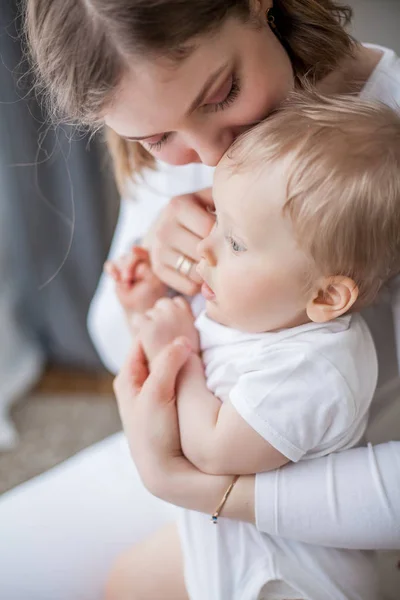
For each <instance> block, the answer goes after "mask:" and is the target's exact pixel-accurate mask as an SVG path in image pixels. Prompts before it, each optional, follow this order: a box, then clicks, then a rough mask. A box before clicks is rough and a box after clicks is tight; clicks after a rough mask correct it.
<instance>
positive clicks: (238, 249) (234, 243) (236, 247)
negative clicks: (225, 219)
mask: <svg viewBox="0 0 400 600" xmlns="http://www.w3.org/2000/svg"><path fill="white" fill-rule="evenodd" d="M226 239H227V241H228V242H229V245H230V247H231V248H232V250H233V252H234V253H235V254H239V253H240V252H246V248H245V247H244V246H241V245H240V244H239V243H238V242H237V241H236V240H235V239H234V238H233V237H232V236H230V235H228V236H227V238H226Z"/></svg>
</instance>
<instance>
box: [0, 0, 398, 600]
mask: <svg viewBox="0 0 400 600" xmlns="http://www.w3.org/2000/svg"><path fill="white" fill-rule="evenodd" d="M27 6H28V19H27V24H28V36H29V40H30V44H31V48H32V51H33V55H34V59H35V61H36V64H37V67H38V71H39V75H40V77H41V81H42V83H43V84H44V86H45V88H46V89H47V90H48V93H49V99H50V100H51V101H53V103H54V105H55V106H57V107H59V108H61V109H62V110H63V112H65V113H67V114H68V115H69V116H71V117H73V118H75V119H78V120H79V121H80V122H83V123H90V124H92V125H93V124H99V123H103V122H105V123H106V124H107V125H108V126H109V128H110V129H111V130H112V131H113V132H114V133H113V135H112V136H111V145H112V148H113V150H114V156H115V158H116V164H117V172H118V174H119V180H120V181H121V182H125V181H126V177H127V175H132V174H134V173H135V172H136V173H137V171H138V169H140V168H141V167H145V166H147V167H148V166H151V156H154V157H155V158H157V159H160V160H161V161H164V162H165V163H168V164H169V165H181V166H175V167H167V166H163V167H162V168H161V169H160V170H159V171H158V172H154V173H151V172H149V171H145V177H144V182H143V183H142V184H140V185H139V184H137V185H136V186H135V190H134V194H135V197H136V203H131V204H129V203H128V202H125V203H124V204H123V207H122V210H121V217H120V223H119V226H118V230H117V233H116V236H115V242H114V245H113V249H112V253H111V254H112V255H114V256H115V255H119V254H120V253H121V250H123V249H126V248H128V247H129V245H130V244H131V243H132V242H133V241H134V239H135V238H136V237H141V236H143V235H144V234H145V233H146V230H147V228H148V227H149V226H150V225H151V224H152V221H153V219H154V217H155V214H154V213H155V212H156V211H159V216H158V217H157V219H156V221H155V222H154V223H153V224H152V226H151V228H150V231H149V233H148V235H146V238H145V242H144V243H145V244H146V245H147V246H148V247H149V249H150V252H151V256H152V262H153V268H154V269H155V271H156V273H157V274H158V275H159V277H160V278H161V279H162V280H163V281H164V282H165V283H167V284H168V285H169V286H170V287H172V288H174V289H175V290H177V291H178V292H181V293H188V294H193V293H195V292H196V291H197V284H198V281H197V279H196V274H195V269H194V268H193V265H194V263H195V262H196V259H197V254H196V246H197V242H198V241H199V240H200V239H201V238H202V237H203V236H204V235H206V233H207V232H208V230H209V228H210V227H211V226H212V216H211V215H210V214H209V213H208V212H207V207H208V206H209V204H211V200H210V197H209V193H207V192H205V193H203V192H202V193H200V194H192V193H191V192H193V191H194V190H200V189H202V188H206V187H208V186H210V184H211V178H212V172H211V171H210V169H209V168H207V167H205V166H204V165H209V166H211V167H212V166H214V165H215V164H216V163H217V162H218V160H219V158H220V157H221V156H222V154H223V153H224V151H225V150H226V149H227V148H228V147H229V145H230V143H231V142H232V140H233V139H234V138H235V137H236V136H237V135H238V134H240V133H241V132H242V131H244V130H245V129H247V128H249V127H251V125H252V124H253V123H256V122H257V121H259V120H260V119H262V118H264V117H266V116H267V115H268V114H269V113H270V112H271V111H272V110H273V109H274V108H276V107H277V106H279V104H280V102H282V100H283V99H284V98H285V97H286V95H287V94H288V92H289V91H290V90H291V89H292V88H293V87H294V86H295V85H298V84H299V83H298V82H299V81H300V80H301V78H303V77H306V78H307V79H308V80H309V81H311V82H313V83H315V85H316V86H317V87H318V88H319V89H320V90H322V91H324V92H325V93H339V92H341V93H343V92H347V91H348V92H351V93H354V92H355V91H356V92H358V93H360V94H362V95H365V96H366V97H370V98H377V99H380V100H382V101H384V102H387V103H389V104H390V103H393V104H394V103H396V102H399V101H400V67H399V62H398V60H397V58H396V57H395V56H394V54H393V53H391V52H390V51H387V50H384V49H380V48H377V47H368V48H366V47H362V46H359V45H358V44H356V43H355V42H353V41H352V40H351V38H350V37H349V36H348V35H347V34H346V33H345V30H344V28H343V25H344V23H345V22H346V21H348V20H349V17H350V11H349V10H348V9H346V8H343V7H341V8H339V7H337V6H336V5H335V4H334V3H333V2H332V1H331V0H276V1H275V2H274V5H272V1H271V0H265V1H263V0H251V1H250V0H249V1H247V0H242V1H230V2H228V1H227V0H192V1H191V2H190V3H188V2H180V1H179V0H157V1H154V2H149V0H114V1H113V2H112V3H110V2H106V1H101V0H89V1H88V0H86V1H85V2H84V1H83V0H74V1H72V0H69V1H66V0H35V1H33V0H28V4H27ZM132 140H134V141H132ZM198 163H203V164H198ZM183 165H186V166H183ZM137 180H138V179H137ZM177 194H184V195H183V196H182V195H181V196H180V197H178V198H174V200H173V201H172V202H170V203H167V198H168V197H171V196H174V195H177ZM144 205H145V206H144ZM149 213H151V215H150V216H149ZM394 295H395V294H394ZM391 318H392V316H391V313H390V311H389V306H388V305H387V304H386V305H384V304H382V305H381V306H380V307H379V309H377V310H375V311H374V313H373V315H372V318H370V323H372V325H373V326H374V330H376V332H377V335H376V341H377V344H378V349H379V352H380V358H381V362H382V365H383V366H384V367H385V366H387V365H388V364H389V365H390V360H392V361H393V358H395V352H394V348H393V347H391V346H390V341H388V340H390V339H392V337H393V336H391V334H392V325H391ZM89 325H90V329H91V332H92V336H93V339H94V341H95V343H96V345H97V347H98V349H99V351H100V353H101V355H102V357H103V359H104V362H105V363H106V364H107V365H109V366H110V367H111V368H112V369H113V370H116V369H117V368H118V367H119V366H120V365H121V364H122V361H123V360H124V358H125V357H126V353H127V349H128V347H129V344H130V338H129V334H128V331H127V325H126V323H125V321H124V319H123V315H122V314H121V312H120V310H119V308H118V305H117V303H116V302H115V301H114V299H113V292H112V286H111V283H110V282H108V281H107V280H103V281H102V282H101V283H100V286H99V289H98V292H97V294H96V297H95V299H94V302H93V306H92V309H91V315H90V321H89ZM379 334H381V338H384V339H385V349H386V354H385V356H383V352H382V350H383V349H382V344H380V343H379ZM187 352H188V351H187V349H186V348H185V345H184V344H183V345H182V344H179V343H178V344H176V345H173V346H172V347H171V348H169V349H167V351H166V352H165V353H164V355H163V356H162V357H160V361H159V364H158V366H157V368H156V369H154V372H153V373H151V374H150V375H149V377H147V376H148V373H147V371H146V366H145V362H144V360H143V356H142V353H141V350H140V348H138V347H136V348H135V349H134V351H133V355H132V357H131V358H130V359H129V360H128V362H127V363H126V365H125V367H124V369H123V370H122V373H121V375H120V376H119V378H118V380H117V385H116V391H117V397H118V400H119V405H120V411H121V416H122V420H123V422H124V426H125V430H126V433H127V438H128V441H129V445H130V450H131V453H132V455H133V458H134V461H135V464H136V467H137V469H138V473H139V475H140V477H141V478H142V480H143V482H144V485H145V486H146V487H147V488H148V489H149V490H150V492H151V493H152V494H155V495H157V496H160V497H162V498H164V499H165V500H167V501H169V502H172V503H174V504H177V505H183V506H186V507H188V508H193V509H197V510H201V511H204V512H210V513H211V512H212V511H213V510H214V509H215V507H216V505H217V504H218V502H219V501H220V499H221V497H222V495H223V493H224V491H225V489H226V488H227V486H228V484H229V482H230V480H229V479H227V478H225V477H210V476H207V475H204V474H202V473H200V472H198V471H196V469H194V468H193V467H192V466H191V465H190V463H188V462H187V461H186V460H185V459H184V457H183V456H182V455H181V453H180V448H179V436H178V432H177V426H176V425H177V422H176V412H175V408H174V405H173V403H172V402H170V400H171V398H172V397H173V389H174V385H175V380H176V375H177V373H178V371H179V368H180V366H181V365H182V364H183V362H184V360H185V358H186V356H187ZM382 357H383V360H382ZM382 373H383V375H384V376H385V379H386V381H388V380H389V379H390V377H391V376H393V375H394V370H393V369H392V370H390V368H389V369H386V371H385V369H384V368H383V369H382ZM396 375H397V373H396ZM160 432H161V435H160ZM399 465H400V447H399V444H395V443H391V444H390V443H387V444H383V445H382V446H378V447H377V448H375V450H372V449H371V448H370V449H367V448H361V449H356V450H351V451H348V452H343V453H341V454H340V455H338V456H337V457H335V460H334V461H332V460H328V461H326V460H325V459H321V460H315V461H312V463H310V464H307V463H303V464H300V465H294V466H291V467H289V468H287V469H285V470H284V471H283V472H282V473H281V474H280V476H279V479H277V474H276V473H267V474H262V475H258V476H257V477H256V478H254V477H243V478H240V479H239V481H238V483H237V484H236V486H235V488H234V491H233V492H232V494H231V495H230V497H229V501H228V502H227V504H226V505H225V507H224V515H225V516H227V517H232V518H237V519H242V520H248V521H254V520H256V523H257V526H258V527H259V528H260V529H261V530H262V531H265V532H267V533H271V534H276V535H283V536H286V537H290V538H293V539H298V540H303V541H308V542H311V543H313V542H315V543H318V544H322V545H333V546H344V547H358V548H360V547H363V548H381V547H397V546H399V545H400V533H399V530H398V523H399V514H398V511H399V506H398V503H397V490H398V489H399V487H400V475H399ZM138 473H137V472H136V471H135V469H134V467H133V465H131V464H130V463H129V460H128V453H127V452H126V447H125V446H124V444H123V442H122V441H121V439H120V438H114V439H113V440H111V441H109V442H106V443H105V445H103V446H98V447H97V448H95V449H94V450H89V451H87V452H86V453H85V454H84V455H83V456H78V457H76V458H75V459H74V461H72V462H69V463H67V466H65V467H63V468H61V469H59V470H58V471H56V472H55V473H50V474H49V475H48V476H47V479H43V480H42V481H39V482H33V483H31V484H30V486H29V487H28V488H25V490H24V489H21V490H17V491H16V492H14V494H11V495H9V496H8V497H7V496H6V497H5V498H4V500H3V502H2V504H0V523H1V527H2V528H3V523H4V526H5V529H4V531H5V534H3V539H7V531H10V534H9V535H10V537H11V531H12V532H13V534H12V535H13V536H14V543H13V545H12V547H11V550H10V549H9V548H8V549H7V552H6V551H5V550H3V549H1V551H0V554H1V558H2V566H3V568H4V572H5V577H3V578H2V579H0V592H2V593H3V596H4V597H13V594H14V597H24V596H23V593H22V592H21V593H20V596H18V594H17V593H16V591H17V592H18V591H20V590H24V589H29V598H30V599H31V598H40V599H41V600H42V599H43V598H47V597H48V598H50V597H51V598H96V597H98V596H97V595H98V594H99V593H100V590H101V587H102V585H103V582H104V580H105V577H106V574H105V572H106V570H107V568H108V565H109V563H110V561H111V559H112V558H113V557H114V556H115V555H116V554H117V553H118V552H119V551H120V550H121V549H122V548H124V547H128V546H129V545H132V544H134V543H136V542H138V541H139V540H144V541H141V543H140V544H139V545H136V546H134V547H133V549H132V550H130V551H129V552H128V553H127V554H126V555H125V557H123V558H121V559H120V561H119V562H118V563H117V566H116V567H115V570H114V574H113V575H112V577H111V580H110V582H109V586H108V592H109V596H110V597H111V598H114V597H115V598H124V597H125V595H124V594H126V595H127V596H128V597H134V598H151V599H154V598H163V597H164V598H174V599H177V600H178V599H179V598H185V597H186V592H185V587H184V582H183V575H182V563H181V555H180V548H179V541H178V537H177V534H176V530H175V526H174V523H173V520H174V509H173V507H171V506H170V505H166V504H164V503H163V502H162V501H158V500H157V499H155V498H153V497H152V496H151V495H150V494H149V493H148V492H146V490H145V488H144V487H143V485H142V484H141V482H140V480H139V475H138ZM255 482H256V484H257V485H256V487H254V486H255ZM278 494H279V502H278V501H277V498H278ZM66 495H68V502H67V501H66V499H65V496H66ZM335 499H336V502H335ZM43 504H44V505H45V507H46V509H45V510H44V509H43ZM28 505H29V512H28ZM39 506H40V509H39V508H38V507H39ZM355 511H357V512H355ZM35 513H36V514H37V515H39V523H38V524H37V525H34V524H33V523H32V514H35ZM310 515H312V520H310ZM36 519H38V517H36ZM16 523H18V527H17V526H16ZM165 524H166V525H165ZM161 526H162V527H161ZM396 528H397V529H396ZM48 529H51V537H50V539H48V535H49V534H48V535H47V539H46V537H43V533H42V532H43V530H48ZM27 530H28V531H29V535H28V533H27ZM15 532H17V533H15ZM151 532H154V533H153V534H152V536H151V537H147V536H148V535H149V533H151ZM39 534H41V535H39ZM52 536H56V537H55V539H52ZM29 537H30V539H29ZM15 538H16V539H17V541H15ZM94 540H95V541H94ZM102 540H104V543H102ZM106 540H107V541H106ZM57 542H58V544H59V545H60V553H57V552H55V548H54V547H55V546H57ZM0 544H1V542H0ZM33 546H35V548H38V549H39V550H38V551H36V555H35V556H32V552H29V554H28V549H29V548H33ZM14 553H15V554H14ZM25 553H27V554H28V555H29V559H28V558H27V557H26V558H24V556H26V555H25ZM3 556H4V558H3ZM37 556H38V557H39V559H37V558H36V557H37ZM21 562H22V567H23V571H24V574H25V577H24V579H23V583H16V575H15V571H16V566H15V565H17V564H18V565H19V567H21ZM13 570H14V571H13ZM149 571H150V572H151V573H153V572H154V573H155V574H157V577H156V576H155V577H153V578H149V577H148V576H147V577H143V579H141V578H140V575H139V574H140V573H146V572H147V575H148V573H149ZM133 574H134V576H133ZM18 579H19V580H20V578H18ZM18 586H20V587H18ZM24 586H25V587H24ZM35 594H37V595H35ZM26 597H28V596H26Z"/></svg>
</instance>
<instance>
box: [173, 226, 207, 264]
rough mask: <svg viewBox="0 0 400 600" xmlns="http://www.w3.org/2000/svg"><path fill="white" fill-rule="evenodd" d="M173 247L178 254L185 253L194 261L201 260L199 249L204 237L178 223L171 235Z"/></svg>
mask: <svg viewBox="0 0 400 600" xmlns="http://www.w3.org/2000/svg"><path fill="white" fill-rule="evenodd" d="M171 239H172V249H173V250H176V252H177V253H178V255H181V254H184V255H185V256H187V258H190V260H192V261H193V262H195V263H197V262H199V259H200V256H199V253H198V251H197V248H198V245H199V243H200V242H201V240H202V238H201V237H199V236H198V235H196V234H194V233H193V232H191V231H189V230H188V229H186V228H185V227H184V226H183V225H180V224H179V225H178V226H177V227H176V228H175V229H174V231H173V234H172V235H171Z"/></svg>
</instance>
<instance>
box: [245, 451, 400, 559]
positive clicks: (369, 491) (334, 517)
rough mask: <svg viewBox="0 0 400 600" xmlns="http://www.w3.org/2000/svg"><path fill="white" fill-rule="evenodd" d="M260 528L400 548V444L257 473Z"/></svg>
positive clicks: (313, 539)
mask: <svg viewBox="0 0 400 600" xmlns="http://www.w3.org/2000/svg"><path fill="white" fill-rule="evenodd" d="M255 506H256V523H257V527H258V529H260V530H261V531H265V532H267V533H270V534H272V535H279V536H281V537H287V538H290V539H295V540H298V541H303V542H307V543H310V544H320V545H323V546H334V547H341V548H355V549H357V548H358V549H359V548H362V549H379V548H382V549H389V548H400V442H388V443H386V444H381V445H379V446H375V447H373V446H368V447H367V448H365V447H364V448H354V449H352V450H346V451H344V452H340V453H338V454H331V455H330V456H327V457H324V458H319V459H316V460H310V461H304V462H301V463H298V464H296V465H288V466H286V467H284V468H283V469H280V470H279V471H277V472H274V473H263V474H260V475H257V476H256V487H255Z"/></svg>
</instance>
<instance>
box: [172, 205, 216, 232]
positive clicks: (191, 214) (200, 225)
mask: <svg viewBox="0 0 400 600" xmlns="http://www.w3.org/2000/svg"><path fill="white" fill-rule="evenodd" d="M173 200H176V204H178V207H177V211H176V212H177V220H178V222H179V223H180V224H181V225H183V227H185V228H186V229H188V230H189V231H191V232H192V233H194V234H195V235H196V236H197V237H198V238H200V240H202V239H203V238H205V237H206V236H207V235H208V234H209V233H210V231H211V229H212V227H213V225H214V221H215V217H214V216H213V215H212V214H210V213H209V212H208V211H207V210H206V208H205V207H204V206H203V205H201V204H200V203H199V202H198V201H197V200H196V199H195V196H189V197H186V199H185V197H183V196H181V201H180V202H179V199H175V198H174V199H173Z"/></svg>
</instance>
